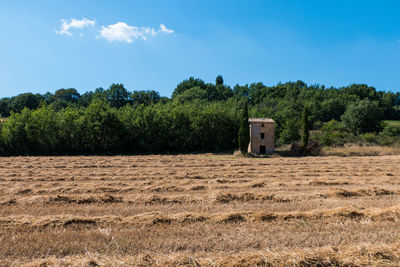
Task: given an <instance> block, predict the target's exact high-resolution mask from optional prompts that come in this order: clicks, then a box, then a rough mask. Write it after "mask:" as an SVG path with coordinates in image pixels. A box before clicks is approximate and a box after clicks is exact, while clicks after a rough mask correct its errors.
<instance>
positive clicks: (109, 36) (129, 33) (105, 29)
mask: <svg viewBox="0 0 400 267" xmlns="http://www.w3.org/2000/svg"><path fill="white" fill-rule="evenodd" d="M173 32H174V31H173V30H171V29H167V27H165V25H164V24H160V29H159V30H155V29H154V28H150V27H137V26H130V25H128V24H126V23H125V22H118V23H115V24H111V25H108V26H102V27H101V30H100V37H102V38H105V39H106V40H107V41H109V42H115V41H116V42H127V43H132V42H133V41H134V40H137V39H143V40H147V38H148V37H150V36H155V35H158V34H160V33H165V34H171V33H173Z"/></svg>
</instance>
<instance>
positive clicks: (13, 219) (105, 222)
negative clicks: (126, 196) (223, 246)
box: [0, 205, 400, 231]
mask: <svg viewBox="0 0 400 267" xmlns="http://www.w3.org/2000/svg"><path fill="white" fill-rule="evenodd" d="M297 219H301V220H325V219H334V220H345V219H351V220H358V219H363V220H389V221H394V220H398V219H400V205H397V206H393V207H389V208H384V209H356V208H350V207H346V208H337V209H327V210H313V211H308V212H224V213H214V214H200V213H189V212H186V213H177V214H172V215H166V214H163V213H160V212H148V213H143V214H138V215H135V216H128V217H121V216H93V217H90V216H88V217H83V216H74V215H56V216H54V215H53V216H24V215H19V216H5V217H2V218H0V227H1V228H2V229H20V230H24V231H26V230H28V229H46V228H48V227H65V226H68V225H101V226H114V227H117V226H118V225H120V226H121V227H122V226H136V227H143V226H153V225H157V224H164V225H186V224H192V223H199V222H201V223H240V222H250V223H251V222H273V221H278V220H280V221H288V220H297Z"/></svg>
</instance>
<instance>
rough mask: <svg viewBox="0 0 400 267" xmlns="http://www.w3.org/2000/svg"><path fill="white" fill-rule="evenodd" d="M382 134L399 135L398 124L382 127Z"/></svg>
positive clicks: (399, 127) (399, 128)
mask: <svg viewBox="0 0 400 267" xmlns="http://www.w3.org/2000/svg"><path fill="white" fill-rule="evenodd" d="M382 135H385V136H390V137H393V136H399V135H400V126H395V125H388V126H386V127H385V128H383V131H382Z"/></svg>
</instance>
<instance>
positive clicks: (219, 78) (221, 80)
mask: <svg viewBox="0 0 400 267" xmlns="http://www.w3.org/2000/svg"><path fill="white" fill-rule="evenodd" d="M215 85H224V78H222V76H221V75H218V76H217V78H216V79H215Z"/></svg>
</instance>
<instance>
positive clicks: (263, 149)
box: [248, 118, 275, 155]
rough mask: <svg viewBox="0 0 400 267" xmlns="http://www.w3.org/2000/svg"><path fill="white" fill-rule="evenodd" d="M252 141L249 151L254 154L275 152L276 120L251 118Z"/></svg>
mask: <svg viewBox="0 0 400 267" xmlns="http://www.w3.org/2000/svg"><path fill="white" fill-rule="evenodd" d="M249 125H250V143H249V148H248V152H249V153H252V154H259V155H264V154H270V153H273V152H274V149H275V145H274V125H275V121H274V120H273V119H268V118H251V119H249Z"/></svg>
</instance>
